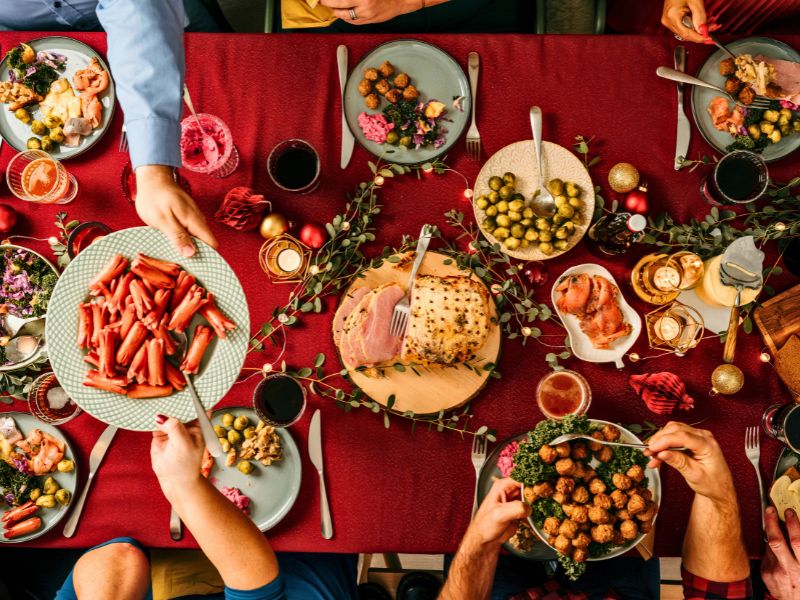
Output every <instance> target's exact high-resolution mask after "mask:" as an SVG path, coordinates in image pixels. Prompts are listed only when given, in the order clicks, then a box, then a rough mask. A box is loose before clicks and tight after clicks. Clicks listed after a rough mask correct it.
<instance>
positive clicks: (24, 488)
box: [0, 412, 78, 544]
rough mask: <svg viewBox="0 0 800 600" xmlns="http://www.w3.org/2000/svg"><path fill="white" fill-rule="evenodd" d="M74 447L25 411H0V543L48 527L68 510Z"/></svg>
mask: <svg viewBox="0 0 800 600" xmlns="http://www.w3.org/2000/svg"><path fill="white" fill-rule="evenodd" d="M76 460H77V459H76V456H75V452H74V451H73V449H72V446H71V445H70V443H69V441H67V439H66V438H65V437H64V434H63V433H62V432H61V431H59V430H58V429H56V428H55V427H53V426H52V425H47V424H45V423H41V422H40V421H38V420H36V418H34V417H33V416H32V415H30V414H28V413H20V412H7V413H3V414H2V415H0V491H1V492H2V496H3V501H4V502H5V506H4V507H3V514H2V516H0V521H2V529H1V530H0V544H11V543H18V542H27V541H30V540H32V539H35V538H37V537H39V536H41V535H44V534H45V533H47V532H48V531H49V530H50V529H52V528H53V527H55V526H56V524H57V523H58V522H59V521H61V519H63V518H64V517H65V516H66V514H67V512H68V511H69V506H70V504H71V503H72V498H73V496H74V494H75V488H76V486H77V483H78V469H77V463H76Z"/></svg>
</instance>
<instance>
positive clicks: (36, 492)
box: [28, 488, 42, 502]
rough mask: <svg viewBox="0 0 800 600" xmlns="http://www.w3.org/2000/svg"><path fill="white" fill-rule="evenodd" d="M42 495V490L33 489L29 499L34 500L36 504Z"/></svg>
mask: <svg viewBox="0 0 800 600" xmlns="http://www.w3.org/2000/svg"><path fill="white" fill-rule="evenodd" d="M41 495H42V490H41V488H33V489H32V490H31V493H30V494H28V498H29V499H30V500H33V501H34V502H36V501H37V500H38V499H39V496H41Z"/></svg>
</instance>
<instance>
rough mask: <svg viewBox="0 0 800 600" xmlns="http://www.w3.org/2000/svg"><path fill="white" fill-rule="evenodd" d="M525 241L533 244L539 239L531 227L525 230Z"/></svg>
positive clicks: (537, 233) (536, 232)
mask: <svg viewBox="0 0 800 600" xmlns="http://www.w3.org/2000/svg"><path fill="white" fill-rule="evenodd" d="M525 239H526V240H528V241H529V242H535V241H537V240H538V239H539V232H538V231H536V230H535V229H533V228H532V227H528V229H526V230H525Z"/></svg>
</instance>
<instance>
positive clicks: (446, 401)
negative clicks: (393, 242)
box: [334, 252, 502, 415]
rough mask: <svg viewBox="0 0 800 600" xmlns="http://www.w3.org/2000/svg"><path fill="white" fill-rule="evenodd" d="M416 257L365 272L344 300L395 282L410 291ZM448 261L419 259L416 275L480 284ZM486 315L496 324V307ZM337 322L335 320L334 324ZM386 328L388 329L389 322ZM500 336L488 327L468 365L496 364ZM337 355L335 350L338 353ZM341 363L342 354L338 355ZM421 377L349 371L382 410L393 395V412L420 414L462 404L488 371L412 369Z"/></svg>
mask: <svg viewBox="0 0 800 600" xmlns="http://www.w3.org/2000/svg"><path fill="white" fill-rule="evenodd" d="M413 258H414V253H413V252H409V253H406V254H403V255H400V261H399V262H397V263H391V262H388V261H385V262H384V263H383V265H381V266H380V267H378V268H377V269H370V270H368V271H365V272H364V273H363V277H360V278H358V279H357V280H356V281H355V282H354V283H353V284H352V285H351V286H350V288H349V289H348V290H347V291H346V292H345V294H344V295H343V296H342V297H344V296H346V295H347V294H348V293H350V292H351V291H352V290H354V289H356V288H359V287H363V286H367V287H369V288H376V287H378V286H379V285H384V284H387V283H397V284H399V285H400V286H401V287H403V288H404V289H405V288H406V286H408V278H409V275H410V273H411V266H412V263H413ZM445 260H448V258H447V256H445V255H443V254H439V253H437V252H428V253H427V254H425V258H423V259H422V265H421V266H420V269H419V272H418V274H420V275H439V276H441V277H446V276H448V275H457V276H465V275H468V274H469V275H471V277H472V279H474V280H475V281H480V280H479V279H478V277H477V275H475V274H474V273H470V272H468V271H461V270H460V269H459V268H458V266H456V264H455V261H453V263H452V264H445V262H444V261H445ZM489 311H490V315H491V317H492V319H494V320H496V319H497V309H496V307H495V304H494V302H492V301H490V302H489ZM336 321H337V319H336V318H334V323H335V322H336ZM386 326H387V327H388V326H389V324H388V323H387V324H386ZM501 338H502V332H501V331H500V327H499V325H497V324H494V323H493V324H490V326H489V336H488V337H487V339H486V343H485V344H484V345H483V347H481V348H480V350H478V352H477V353H476V358H475V359H474V360H473V361H471V362H472V364H474V365H475V366H478V367H480V366H481V365H483V364H485V363H488V362H492V363H496V362H497V357H498V355H499V354H500V342H501ZM337 350H338V348H337ZM340 360H341V353H340ZM415 368H416V369H417V371H418V372H419V375H416V374H415V373H414V372H413V371H412V370H411V369H408V368H407V369H406V370H405V371H404V372H399V371H396V370H395V369H393V368H392V367H391V366H390V367H388V368H383V369H381V370H380V371H379V372H374V371H356V370H352V369H351V370H349V373H350V378H351V380H352V382H353V383H354V384H355V385H357V386H358V387H360V388H361V389H362V390H363V391H364V393H365V394H366V395H367V396H369V397H370V398H372V399H373V400H375V401H376V402H378V403H380V404H383V405H384V406H386V404H387V401H388V398H389V396H391V395H392V394H394V396H395V403H394V405H393V407H392V409H393V410H395V411H397V412H403V411H406V410H410V411H413V412H414V413H416V414H418V415H432V414H436V413H438V412H439V411H441V410H445V411H446V410H450V409H452V408H456V407H459V406H462V405H463V404H466V403H467V402H468V401H469V400H471V399H472V398H473V397H474V396H476V395H477V394H478V392H479V391H480V390H481V388H483V386H484V385H485V384H486V380H487V379H488V378H489V372H488V371H483V370H482V369H481V372H480V374H478V373H475V372H474V371H473V370H471V369H469V368H467V367H464V366H463V365H458V366H453V367H415Z"/></svg>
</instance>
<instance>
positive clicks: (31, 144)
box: [25, 137, 42, 150]
mask: <svg viewBox="0 0 800 600" xmlns="http://www.w3.org/2000/svg"><path fill="white" fill-rule="evenodd" d="M25 146H26V147H27V148H28V150H41V149H42V140H40V139H39V138H37V137H31V138H28V141H27V142H26V144H25Z"/></svg>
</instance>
